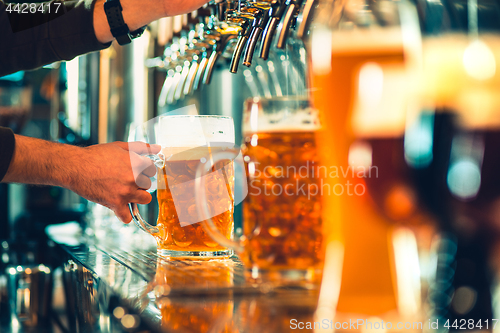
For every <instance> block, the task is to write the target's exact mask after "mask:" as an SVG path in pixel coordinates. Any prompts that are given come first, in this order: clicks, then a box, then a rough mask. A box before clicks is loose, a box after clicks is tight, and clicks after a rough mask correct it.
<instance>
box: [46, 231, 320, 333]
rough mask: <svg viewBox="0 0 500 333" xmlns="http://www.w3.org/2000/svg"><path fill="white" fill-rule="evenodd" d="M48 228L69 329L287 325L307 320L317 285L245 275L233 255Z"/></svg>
mask: <svg viewBox="0 0 500 333" xmlns="http://www.w3.org/2000/svg"><path fill="white" fill-rule="evenodd" d="M48 235H49V238H50V239H51V240H52V241H54V242H55V243H56V244H57V246H58V248H59V252H60V253H61V255H62V256H63V257H64V269H63V284H64V289H65V294H66V297H67V304H68V310H67V311H68V320H69V330H70V331H71V332H122V331H125V332H214V333H216V332H289V331H291V330H292V328H295V323H298V322H312V321H313V317H314V311H315V309H316V306H317V300H318V290H317V289H318V288H316V287H314V286H307V287H297V286H282V285H281V286H279V285H273V284H271V283H262V282H259V281H250V280H249V279H246V278H245V270H244V267H243V265H242V263H241V262H240V261H239V260H238V258H237V257H232V258H229V259H216V260H199V261H195V260H169V259H167V258H164V257H160V256H158V255H157V254H156V249H154V248H151V247H150V246H149V247H148V249H146V250H145V249H144V245H141V244H140V242H135V243H134V242H132V245H131V244H130V243H128V242H127V243H128V244H124V243H125V242H123V243H121V244H120V243H117V242H116V241H109V242H102V241H100V242H94V241H92V240H89V239H86V238H85V237H78V236H74V237H73V236H67V235H65V236H64V237H60V236H61V235H57V233H51V232H48ZM133 244H137V245H135V246H134V245H133ZM295 320H296V321H295ZM293 331H300V330H299V329H293ZM308 331H310V330H308Z"/></svg>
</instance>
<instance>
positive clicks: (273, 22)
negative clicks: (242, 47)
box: [260, 0, 287, 60]
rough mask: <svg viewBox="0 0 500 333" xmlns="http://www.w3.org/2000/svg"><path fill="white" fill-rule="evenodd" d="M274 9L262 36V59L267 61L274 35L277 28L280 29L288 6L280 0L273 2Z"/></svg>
mask: <svg viewBox="0 0 500 333" xmlns="http://www.w3.org/2000/svg"><path fill="white" fill-rule="evenodd" d="M272 7H273V9H272V17H271V19H270V20H269V22H268V24H267V25H266V28H265V30H264V32H263V35H262V47H261V49H260V57H261V58H262V59H264V60H267V58H268V57H269V51H270V50H271V43H272V41H273V36H274V33H275V31H276V28H277V27H278V24H279V22H280V20H281V17H282V16H283V14H284V13H285V10H286V8H287V5H286V2H285V1H284V0H279V1H275V2H273V5H272Z"/></svg>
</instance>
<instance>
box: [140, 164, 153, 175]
mask: <svg viewBox="0 0 500 333" xmlns="http://www.w3.org/2000/svg"><path fill="white" fill-rule="evenodd" d="M142 173H143V174H144V175H146V176H147V177H153V176H154V175H156V167H155V166H154V165H150V166H148V167H147V168H146V169H144V170H143V171H142Z"/></svg>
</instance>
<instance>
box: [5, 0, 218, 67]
mask: <svg viewBox="0 0 500 333" xmlns="http://www.w3.org/2000/svg"><path fill="white" fill-rule="evenodd" d="M207 1H208V0H120V3H121V5H122V8H123V11H122V15H123V19H124V22H125V23H126V24H127V25H128V27H129V29H130V31H134V30H136V29H138V28H140V27H142V26H144V25H146V24H148V23H150V22H152V21H154V20H157V19H159V18H161V17H164V16H171V15H177V14H182V13H188V12H190V11H193V10H195V9H197V8H199V7H201V6H202V5H203V4H204V3H206V2H207ZM13 2H15V1H13ZM19 2H20V1H19ZM33 2H35V1H33ZM104 2H105V0H78V1H77V0H70V1H64V2H60V0H58V1H50V2H47V3H44V5H43V6H41V7H40V6H38V7H36V8H37V11H35V12H34V13H30V12H29V11H28V13H22V12H21V13H19V12H16V11H13V10H12V6H11V7H8V4H7V3H6V1H5V0H0V76H3V75H6V74H10V73H14V72H17V71H19V70H28V69H34V68H38V67H41V66H43V65H46V64H49V63H52V62H55V61H61V60H71V59H73V58H74V57H76V56H78V55H81V54H84V53H88V52H92V51H97V50H100V49H104V48H106V47H108V46H109V45H110V44H109V42H110V41H112V40H113V36H112V35H111V32H110V28H109V25H108V21H107V18H106V15H105V13H104ZM56 3H57V5H55V4H56ZM48 4H52V5H50V6H48ZM38 9H42V11H39V10H38Z"/></svg>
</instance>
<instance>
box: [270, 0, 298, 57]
mask: <svg viewBox="0 0 500 333" xmlns="http://www.w3.org/2000/svg"><path fill="white" fill-rule="evenodd" d="M301 5H302V0H295V1H292V3H290V5H289V6H288V9H287V11H286V14H285V17H284V20H283V25H282V26H281V31H280V34H279V37H278V43H277V44H276V46H277V47H278V48H279V49H284V48H285V46H286V41H287V39H288V35H289V34H290V29H291V27H292V24H293V23H294V22H295V20H296V19H297V15H298V13H299V10H300V6H301Z"/></svg>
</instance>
